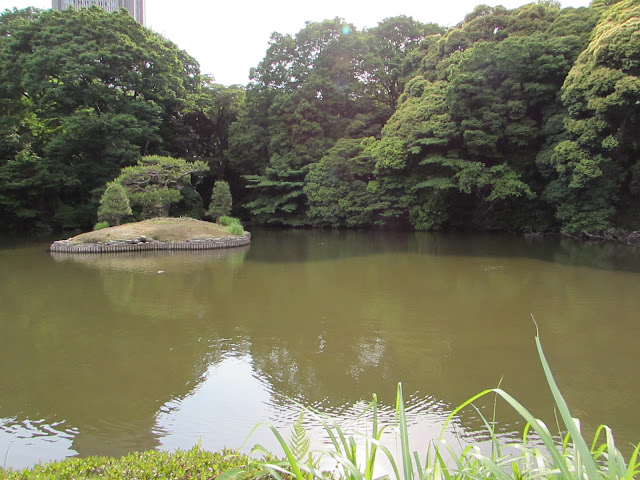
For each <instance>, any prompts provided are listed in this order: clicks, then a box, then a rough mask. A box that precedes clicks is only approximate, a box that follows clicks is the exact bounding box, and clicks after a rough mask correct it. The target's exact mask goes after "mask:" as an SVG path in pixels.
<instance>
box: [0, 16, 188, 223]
mask: <svg viewBox="0 0 640 480" xmlns="http://www.w3.org/2000/svg"><path fill="white" fill-rule="evenodd" d="M0 24H2V25H5V27H4V29H5V32H8V33H5V35H4V36H3V37H1V43H0V85H2V87H1V88H0V108H2V109H3V110H4V111H6V112H7V113H10V114H11V115H10V117H9V118H10V119H11V125H13V126H10V125H7V129H4V133H3V132H0V135H2V137H3V138H5V139H12V138H13V139H15V141H14V140H11V142H13V144H12V145H13V146H12V147H11V149H10V150H8V151H7V150H5V156H4V157H3V159H2V160H0V162H2V163H0V170H2V169H3V168H5V169H12V168H13V167H12V166H11V165H10V163H15V162H16V161H18V156H17V154H18V152H19V151H20V150H21V149H26V150H25V153H24V154H23V155H22V156H21V158H23V159H24V158H30V160H29V162H30V163H31V164H32V165H33V166H34V167H37V169H38V171H40V172H41V173H42V174H43V175H45V176H46V175H50V176H51V180H52V181H51V186H49V185H46V184H35V183H34V182H33V181H31V182H30V184H31V185H30V187H29V188H31V189H36V192H34V194H36V195H37V196H39V197H40V200H39V202H38V204H37V205H29V206H27V205H25V207H27V210H29V211H30V212H32V213H29V216H28V217H24V216H23V218H24V219H25V220H27V222H35V221H36V219H38V218H39V219H41V220H42V221H47V220H49V219H52V220H53V222H54V223H57V224H58V225H60V224H62V223H65V224H69V226H88V225H90V224H91V223H92V221H93V218H95V211H96V208H97V200H98V198H99V197H98V196H97V195H99V192H101V191H102V188H103V186H104V184H105V183H106V182H107V181H109V180H111V179H113V178H114V177H115V176H117V174H118V172H119V170H120V168H121V167H123V166H126V165H132V164H134V163H135V162H136V161H137V160H138V159H139V158H140V156H141V155H144V154H146V153H156V152H157V153H174V154H176V153H177V152H182V151H185V147H184V144H185V142H186V140H185V136H186V135H189V134H190V133H189V129H188V128H187V127H186V126H184V122H183V120H184V119H183V111H184V109H185V108H186V101H187V97H188V95H189V94H190V93H192V92H194V91H196V90H197V89H198V86H199V84H200V77H199V74H198V66H197V63H196V62H195V60H193V59H192V58H191V57H189V56H188V55H187V54H185V53H184V52H181V51H180V50H178V48H177V47H176V46H175V45H173V44H172V43H170V42H168V41H167V40H165V39H164V38H162V37H160V36H159V35H156V34H154V33H153V32H151V31H149V30H146V29H144V28H143V27H142V26H141V25H139V24H138V23H137V22H135V21H134V20H133V19H132V18H131V17H130V16H129V15H128V14H127V13H126V12H123V11H121V12H117V13H112V14H111V13H107V12H105V11H104V10H103V9H99V8H88V9H81V10H78V11H75V10H72V9H69V10H65V11H62V12H58V11H47V12H38V13H37V14H34V13H33V12H32V11H31V10H28V11H25V13H24V14H19V13H16V12H9V13H6V12H5V14H3V15H2V19H1V20H0ZM0 130H2V126H0ZM2 143H3V142H2V141H1V140H0V144H2ZM27 152H28V153H27ZM2 176H3V175H2V173H0V177H2ZM56 179H61V180H56ZM43 183H46V182H43ZM14 188H17V186H15V187H14ZM38 190H39V191H40V193H41V195H39V194H38ZM14 191H15V190H14ZM11 201H14V200H11ZM8 203H11V202H8ZM18 203H21V202H20V200H18ZM6 204H7V203H6V202H5V205H6ZM23 212H26V210H23ZM0 215H3V214H2V213H1V212H0ZM5 215H7V216H11V217H12V220H11V221H12V222H13V223H19V218H20V215H17V210H15V209H13V213H12V212H11V208H10V210H9V211H6V213H5ZM62 217H65V218H62ZM29 219H30V220H29Z"/></svg>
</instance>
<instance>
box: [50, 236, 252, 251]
mask: <svg viewBox="0 0 640 480" xmlns="http://www.w3.org/2000/svg"><path fill="white" fill-rule="evenodd" d="M250 243H251V234H250V233H249V232H247V233H246V234H245V236H244V237H224V238H216V239H205V240H201V239H195V240H187V241H184V242H157V241H155V240H151V241H132V240H126V241H117V242H109V243H106V244H102V243H83V244H74V243H72V242H71V241H69V240H58V241H57V242H53V243H52V244H51V246H50V247H49V251H51V252H56V253H115V252H150V251H159V250H212V249H216V248H233V247H242V246H244V245H249V244H250Z"/></svg>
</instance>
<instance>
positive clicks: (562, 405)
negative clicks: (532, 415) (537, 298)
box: [534, 319, 600, 480]
mask: <svg viewBox="0 0 640 480" xmlns="http://www.w3.org/2000/svg"><path fill="white" fill-rule="evenodd" d="M534 321H535V319H534ZM537 328H538V326H537V325H536V348H537V349H538V356H539V357H540V363H542V369H543V370H544V375H545V377H546V379H547V384H548V385H549V388H550V389H551V394H552V395H553V399H554V400H555V403H556V407H557V408H558V411H559V412H560V417H561V418H562V421H563V422H564V425H565V427H566V429H567V431H568V432H569V434H570V435H571V439H572V441H573V443H574V445H575V447H576V450H577V453H578V454H579V455H580V462H581V463H582V465H583V466H584V468H585V470H586V474H587V477H588V478H590V479H591V480H596V479H597V478H600V475H599V473H598V466H597V465H596V462H595V460H594V459H593V457H592V456H591V452H590V451H589V447H588V446H587V443H586V442H585V440H584V438H583V437H582V434H581V433H580V430H578V428H576V424H575V423H574V422H573V417H572V416H571V413H570V412H569V406H568V405H567V402H566V401H565V400H564V397H563V396H562V393H560V389H559V388H558V385H557V384H556V381H555V379H554V378H553V374H552V373H551V368H550V367H549V363H548V362H547V358H546V357H545V355H544V352H543V351H542V344H541V343H540V335H539V333H538V331H537ZM554 450H555V449H554Z"/></svg>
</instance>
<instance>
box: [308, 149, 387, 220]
mask: <svg viewBox="0 0 640 480" xmlns="http://www.w3.org/2000/svg"><path fill="white" fill-rule="evenodd" d="M373 142H374V139H373V138H367V139H347V138H343V139H340V140H338V141H337V142H336V144H335V145H334V146H333V147H332V148H331V149H329V151H328V152H327V154H326V155H325V156H324V157H322V158H321V159H320V161H319V162H317V163H315V164H313V165H311V167H310V170H309V173H308V174H307V176H306V179H305V183H306V184H305V187H304V192H305V195H306V196H307V201H308V203H309V214H308V215H309V220H310V221H311V223H312V224H313V225H315V226H322V227H325V226H328V227H334V228H339V227H350V228H351V227H364V226H368V225H372V224H374V223H375V222H376V220H377V216H378V215H379V213H380V211H381V210H384V208H385V207H386V205H384V204H382V203H381V202H379V201H378V199H377V198H376V196H375V195H374V193H373V192H371V191H370V190H369V189H368V186H369V181H370V180H371V179H372V178H373V169H374V162H373V160H372V159H371V157H370V156H368V155H367V154H365V150H366V148H367V146H368V145H370V144H371V143H373Z"/></svg>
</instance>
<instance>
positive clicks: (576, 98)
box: [540, 0, 640, 232]
mask: <svg viewBox="0 0 640 480" xmlns="http://www.w3.org/2000/svg"><path fill="white" fill-rule="evenodd" d="M639 15H640V6H639V5H638V3H637V2H635V1H630V0H627V1H621V2H617V3H615V4H613V5H611V7H609V8H608V9H607V10H606V11H605V12H604V14H603V16H602V18H601V20H600V22H599V23H598V25H597V27H596V28H595V30H594V32H593V37H592V39H591V42H590V43H589V45H588V47H587V48H586V49H585V50H584V51H583V52H582V53H581V55H580V57H579V58H578V59H577V61H576V62H575V64H574V65H573V67H572V68H571V71H570V72H569V74H568V75H567V78H566V80H565V83H564V86H563V94H562V99H563V101H564V104H565V106H566V108H567V110H568V112H569V115H570V120H569V121H567V122H566V125H567V130H568V135H567V139H561V140H560V141H558V142H556V143H555V144H554V145H553V150H552V153H551V154H550V155H545V156H543V157H540V162H541V163H542V164H543V165H544V167H545V168H547V169H548V170H547V176H548V177H549V183H548V185H547V187H546V189H545V196H546V198H547V199H548V200H549V202H550V203H551V204H552V205H553V206H554V207H555V212H556V218H557V219H558V220H559V221H560V222H561V226H562V228H563V230H566V231H569V232H581V231H595V232H601V231H606V230H610V229H612V228H613V227H614V226H615V220H616V216H617V217H623V218H626V219H627V220H626V221H627V222H630V223H632V224H635V223H636V222H637V219H638V218H640V217H639V215H638V213H637V208H636V203H637V201H638V200H639V198H638V191H637V189H636V188H635V178H636V177H635V175H634V172H635V171H636V170H637V168H638V167H637V165H638V152H639V151H640V143H639V142H638V135H637V132H638V129H639V128H640V108H639V105H638V101H637V99H638V95H639V94H640V78H639V75H640V53H639V52H640V34H639V33H638V32H639V27H640V23H639V21H638V18H639Z"/></svg>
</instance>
